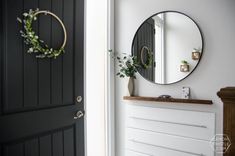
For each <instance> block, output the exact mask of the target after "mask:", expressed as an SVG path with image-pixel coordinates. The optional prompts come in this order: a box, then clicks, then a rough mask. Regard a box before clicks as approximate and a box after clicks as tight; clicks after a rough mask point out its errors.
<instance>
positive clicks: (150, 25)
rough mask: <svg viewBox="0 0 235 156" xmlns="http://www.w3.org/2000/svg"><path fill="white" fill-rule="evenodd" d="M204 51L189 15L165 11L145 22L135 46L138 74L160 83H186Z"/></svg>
mask: <svg viewBox="0 0 235 156" xmlns="http://www.w3.org/2000/svg"><path fill="white" fill-rule="evenodd" d="M202 50H203V38H202V34H201V31H200V29H199V27H198V25H197V24H196V23H195V21H193V20H192V19H191V18H190V17H188V16H187V15H185V14H183V13H180V12H176V11H166V12H161V13H157V14H155V15H153V16H151V17H150V18H148V19H147V20H145V21H144V22H143V23H142V24H141V26H140V27H139V28H138V30H137V32H136V34H135V37H134V39H133V43H132V55H134V56H136V57H137V60H138V62H139V63H140V64H141V66H140V68H139V69H138V72H139V73H140V74H141V75H142V76H143V77H144V78H146V79H147V80H149V81H152V82H154V83H158V84H171V83H175V82H178V81H180V80H183V79H184V78H185V77H187V76H188V75H190V73H192V72H193V70H194V69H195V68H196V67H197V65H198V63H199V61H200V59H201V56H202Z"/></svg>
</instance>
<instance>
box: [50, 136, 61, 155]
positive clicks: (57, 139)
mask: <svg viewBox="0 0 235 156" xmlns="http://www.w3.org/2000/svg"><path fill="white" fill-rule="evenodd" d="M52 145H53V147H52V149H53V156H63V134H62V132H57V133H54V134H53V140H52Z"/></svg>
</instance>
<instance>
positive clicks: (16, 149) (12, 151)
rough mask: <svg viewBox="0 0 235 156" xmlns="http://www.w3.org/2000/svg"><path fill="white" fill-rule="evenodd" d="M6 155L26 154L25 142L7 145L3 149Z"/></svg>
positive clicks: (18, 155)
mask: <svg viewBox="0 0 235 156" xmlns="http://www.w3.org/2000/svg"><path fill="white" fill-rule="evenodd" d="M3 155H4V156H16V155H17V156H24V145H23V143H19V144H14V145H10V146H6V147H5V149H4V151H3Z"/></svg>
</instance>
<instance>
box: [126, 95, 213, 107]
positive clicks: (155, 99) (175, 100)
mask: <svg viewBox="0 0 235 156" xmlns="http://www.w3.org/2000/svg"><path fill="white" fill-rule="evenodd" d="M123 99H124V100H135V101H153V102H168V103H169V102H172V103H189V104H205V105H211V104H213V102H212V101H211V100H201V99H178V98H160V97H146V96H124V97H123Z"/></svg>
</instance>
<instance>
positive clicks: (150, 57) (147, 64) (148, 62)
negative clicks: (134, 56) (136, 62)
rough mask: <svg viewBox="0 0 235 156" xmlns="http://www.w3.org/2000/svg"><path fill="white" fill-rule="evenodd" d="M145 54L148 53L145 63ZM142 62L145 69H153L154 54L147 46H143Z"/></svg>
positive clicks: (141, 52)
mask: <svg viewBox="0 0 235 156" xmlns="http://www.w3.org/2000/svg"><path fill="white" fill-rule="evenodd" d="M144 53H147V60H146V61H145V62H144ZM140 61H141V64H142V66H143V68H144V69H148V68H150V67H151V65H152V62H153V54H152V52H151V51H150V49H149V48H148V47H147V46H143V47H142V48H141V51H140Z"/></svg>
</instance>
